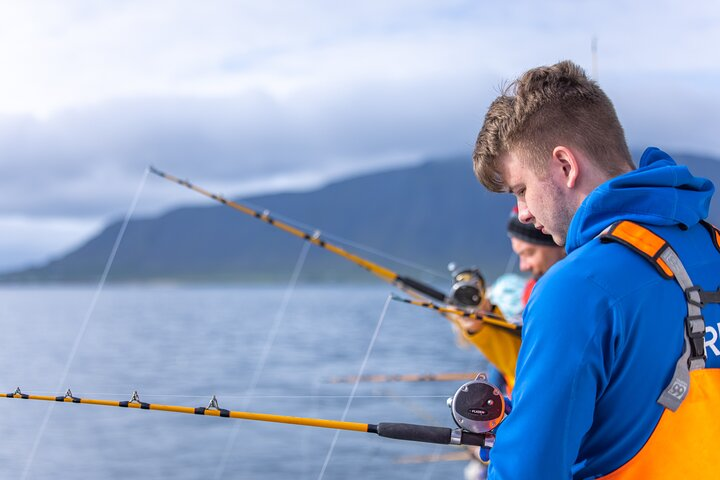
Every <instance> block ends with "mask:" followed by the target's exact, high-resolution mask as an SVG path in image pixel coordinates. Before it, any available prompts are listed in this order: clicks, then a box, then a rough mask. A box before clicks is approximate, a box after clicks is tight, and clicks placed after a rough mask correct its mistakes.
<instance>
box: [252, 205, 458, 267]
mask: <svg viewBox="0 0 720 480" xmlns="http://www.w3.org/2000/svg"><path fill="white" fill-rule="evenodd" d="M243 203H244V204H245V205H247V206H248V207H251V208H252V209H254V210H258V211H263V210H265V208H263V207H262V206H260V205H256V204H253V203H252V202H248V201H247V200H245V199H243ZM273 217H274V218H277V219H278V220H282V221H283V222H285V223H287V224H288V225H292V226H293V227H296V228H301V229H303V230H310V231H313V232H316V231H322V230H320V229H319V228H317V227H315V226H313V225H308V224H307V223H303V222H300V221H298V220H294V219H292V218H288V217H286V216H284V215H282V214H279V213H276V212H273ZM322 235H323V237H325V238H327V239H329V240H333V241H335V242H337V243H341V244H344V245H347V246H349V247H353V248H356V249H358V250H362V251H364V252H367V253H372V254H373V255H377V256H378V257H381V258H385V259H387V260H391V261H393V262H395V263H397V264H398V265H404V266H406V267H410V268H414V269H415V270H417V271H419V272H423V273H427V274H428V275H432V276H434V277H436V278H441V279H443V281H447V274H443V273H438V272H437V271H435V270H432V269H431V268H429V267H427V266H425V265H420V264H419V263H415V262H412V261H410V260H406V259H404V258H400V257H397V256H395V255H391V254H389V253H386V252H382V251H380V250H377V249H375V248H373V247H369V246H367V245H363V244H362V243H358V242H354V241H352V240H348V239H346V238H343V237H340V236H338V235H335V234H332V233H328V232H325V231H322Z"/></svg>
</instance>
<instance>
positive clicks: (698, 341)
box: [685, 315, 707, 360]
mask: <svg viewBox="0 0 720 480" xmlns="http://www.w3.org/2000/svg"><path fill="white" fill-rule="evenodd" d="M697 320H700V321H701V322H702V325H703V328H702V329H700V330H693V324H695V325H697V323H698V322H697ZM704 320H705V319H704V318H703V316H702V315H692V316H687V317H685V331H686V332H687V336H688V338H689V340H690V358H689V360H693V359H698V358H702V359H703V360H707V355H706V354H705V328H704V325H705V321H704Z"/></svg>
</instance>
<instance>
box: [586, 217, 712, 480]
mask: <svg viewBox="0 0 720 480" xmlns="http://www.w3.org/2000/svg"><path fill="white" fill-rule="evenodd" d="M703 224H704V225H705V227H706V228H707V229H708V231H709V232H710V235H711V238H712V241H713V243H714V244H715V247H716V248H717V249H718V251H720V231H718V229H717V228H715V227H713V226H711V225H710V224H706V223H704V222H703ZM601 240H602V241H605V242H608V241H614V242H618V243H621V244H624V245H626V246H628V247H630V248H631V249H632V250H634V251H636V252H638V253H640V254H641V255H642V256H643V257H645V258H646V259H647V260H649V261H650V262H651V263H652V264H653V265H654V266H655V267H656V268H657V270H658V271H659V272H660V274H662V275H663V276H664V277H666V278H674V279H675V280H676V281H677V282H678V284H679V285H680V287H681V288H682V289H683V291H685V295H686V298H687V303H688V316H687V317H686V320H685V323H686V329H685V347H684V349H683V355H682V357H681V358H680V360H679V361H678V363H677V365H676V369H675V373H674V375H673V379H672V380H671V382H670V384H669V385H668V387H666V389H665V391H664V392H663V393H662V395H661V396H660V398H659V399H658V402H659V403H660V404H661V405H663V406H665V407H666V408H665V411H664V412H663V414H662V416H661V417H660V421H659V422H658V424H657V425H656V426H655V429H654V431H653V433H652V434H651V435H650V438H649V439H648V440H647V442H646V443H645V445H644V446H643V447H642V449H640V451H639V452H637V453H636V454H635V456H634V457H633V458H631V459H630V460H629V461H628V462H627V463H625V464H624V465H622V466H621V467H620V468H618V469H617V470H615V471H613V472H612V473H610V474H608V475H605V476H603V477H600V478H602V479H605V480H618V479H621V480H635V479H637V480H650V479H652V480H666V479H667V480H676V479H679V478H688V479H690V478H692V479H705V478H714V477H713V476H717V475H718V466H717V459H718V455H720V421H718V419H717V415H718V408H719V407H720V369H718V368H705V360H706V355H705V345H704V338H705V322H704V319H703V317H702V312H701V309H702V307H703V306H704V305H705V304H707V303H720V291H719V292H705V291H703V290H702V289H700V288H699V287H696V286H694V285H693V284H692V282H691V280H690V278H689V276H688V274H687V272H686V270H685V268H684V267H683V265H682V263H681V262H680V259H679V258H678V256H677V254H675V252H674V251H673V250H672V248H671V247H670V245H669V244H668V243H667V242H666V241H665V240H664V239H662V238H661V237H659V236H658V235H656V234H655V233H653V232H651V231H650V230H648V229H647V228H645V227H642V226H640V225H638V224H636V223H633V222H630V221H627V220H623V221H620V222H617V223H615V224H613V225H612V226H611V227H610V228H609V229H608V230H607V231H606V232H604V233H603V234H602V235H601Z"/></svg>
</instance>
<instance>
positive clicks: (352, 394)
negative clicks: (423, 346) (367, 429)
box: [318, 295, 392, 480]
mask: <svg viewBox="0 0 720 480" xmlns="http://www.w3.org/2000/svg"><path fill="white" fill-rule="evenodd" d="M390 300H392V298H391V296H390V295H388V298H387V300H385V306H384V307H383V309H382V313H381V314H380V318H379V319H378V323H377V326H376V327H375V332H374V333H373V336H372V338H371V339H370V344H369V345H368V348H367V351H366V352H365V358H363V361H362V364H361V365H360V371H359V372H358V374H357V379H356V380H355V383H354V384H353V388H352V391H351V392H350V397H349V398H348V401H347V404H345V411H344V412H343V414H342V420H341V421H343V422H344V421H345V418H346V417H347V414H348V412H349V411H350V405H351V404H352V401H353V398H355V392H356V391H357V388H358V385H359V384H360V377H362V375H363V373H365V367H366V366H367V362H368V359H369V358H370V353H371V352H372V349H373V347H374V346H375V340H377V337H378V334H379V333H380V327H381V326H382V323H383V320H384V319H385V314H386V313H387V311H388V307H389V306H390ZM339 435H340V430H335V436H334V437H333V439H332V443H331V444H330V450H328V453H327V456H326V457H325V462H324V463H323V466H322V469H321V470H320V475H319V476H318V480H322V478H323V476H324V475H325V470H326V469H327V466H328V463H330V457H332V454H333V451H334V450H335V444H336V443H337V439H338V436H339Z"/></svg>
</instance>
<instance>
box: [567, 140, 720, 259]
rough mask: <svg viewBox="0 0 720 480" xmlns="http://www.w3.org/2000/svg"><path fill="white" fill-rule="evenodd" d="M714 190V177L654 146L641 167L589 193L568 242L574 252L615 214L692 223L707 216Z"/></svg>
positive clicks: (624, 217)
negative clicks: (696, 171) (679, 162)
mask: <svg viewBox="0 0 720 480" xmlns="http://www.w3.org/2000/svg"><path fill="white" fill-rule="evenodd" d="M714 191H715V187H714V186H713V184H712V182H711V181H710V180H708V179H706V178H701V177H695V176H693V175H692V174H691V173H690V171H689V170H688V168H687V167H685V166H683V165H677V164H676V163H675V161H674V160H673V159H672V158H671V157H670V156H669V155H668V154H667V153H665V152H663V151H662V150H660V149H658V148H655V147H650V148H648V149H647V150H645V152H644V153H643V155H642V158H641V159H640V166H639V168H638V169H637V170H633V171H632V172H628V173H626V174H624V175H621V176H619V177H615V178H613V179H611V180H608V181H607V182H605V183H603V184H600V185H599V186H598V187H597V188H595V190H593V191H592V192H591V193H590V195H588V196H587V198H585V200H584V201H583V202H582V204H581V205H580V208H578V210H577V212H575V216H574V217H573V219H572V221H571V222H570V228H569V229H568V235H567V239H566V242H565V248H566V250H567V252H568V253H570V252H572V251H573V250H575V249H577V248H579V247H581V246H582V245H584V244H586V243H587V242H589V241H590V240H592V239H593V238H595V237H596V236H597V235H598V234H599V233H600V232H602V231H603V230H604V229H605V227H607V226H608V225H610V224H612V223H614V222H615V221H617V220H632V221H635V222H638V223H642V224H645V225H650V226H653V225H654V226H669V225H679V224H682V225H685V226H688V227H690V226H692V225H695V224H696V223H698V222H699V221H700V220H703V219H704V218H707V216H708V211H709V209H710V199H711V198H712V195H713V192H714Z"/></svg>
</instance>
